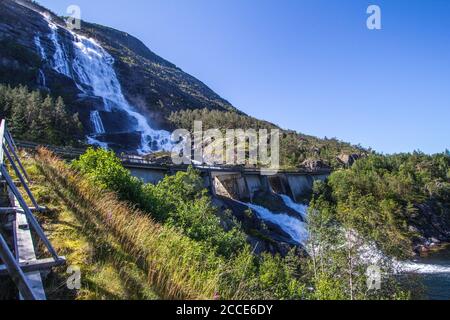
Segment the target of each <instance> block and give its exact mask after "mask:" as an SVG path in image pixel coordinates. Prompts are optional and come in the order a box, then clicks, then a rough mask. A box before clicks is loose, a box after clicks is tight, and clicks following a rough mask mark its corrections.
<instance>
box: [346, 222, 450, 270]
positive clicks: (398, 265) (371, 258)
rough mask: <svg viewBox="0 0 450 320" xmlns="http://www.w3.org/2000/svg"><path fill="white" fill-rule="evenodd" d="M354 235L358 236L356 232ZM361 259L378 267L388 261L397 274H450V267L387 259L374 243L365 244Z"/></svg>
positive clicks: (360, 252) (361, 251)
mask: <svg viewBox="0 0 450 320" xmlns="http://www.w3.org/2000/svg"><path fill="white" fill-rule="evenodd" d="M352 233H354V234H356V232H355V231H353V232H352ZM359 255H360V257H361V259H362V260H363V261H365V262H367V263H371V264H373V265H378V264H379V263H380V261H382V260H385V259H388V260H390V261H391V262H392V265H393V267H394V270H395V272H396V273H417V274H443V273H447V274H450V266H442V265H437V264H425V263H418V262H414V261H398V260H396V259H390V258H387V257H386V256H385V255H384V253H383V252H381V251H380V250H379V249H378V248H377V246H376V245H375V244H374V243H365V244H364V245H362V246H361V247H360V248H359Z"/></svg>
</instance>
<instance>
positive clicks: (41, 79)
mask: <svg viewBox="0 0 450 320" xmlns="http://www.w3.org/2000/svg"><path fill="white" fill-rule="evenodd" d="M38 82H39V85H40V86H41V87H44V88H46V87H47V80H46V79H45V73H44V71H42V69H39V81H38Z"/></svg>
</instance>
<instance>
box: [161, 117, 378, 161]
mask: <svg viewBox="0 0 450 320" xmlns="http://www.w3.org/2000/svg"><path fill="white" fill-rule="evenodd" d="M169 120H170V121H171V122H172V123H173V125H174V126H175V127H177V128H183V129H187V130H189V131H191V132H192V131H193V130H194V127H193V126H194V121H202V122H203V130H208V129H220V130H223V131H225V130H226V129H244V130H247V129H254V130H260V129H267V130H271V129H279V127H278V126H276V125H274V124H272V123H270V122H267V121H262V120H258V119H255V118H253V117H250V116H247V115H245V114H243V113H238V112H233V111H227V112H224V111H218V110H208V109H201V110H199V109H197V110H181V111H177V112H173V113H172V114H171V115H170V117H169ZM281 133H282V134H281V136H280V161H281V165H282V166H283V167H285V168H295V167H298V166H300V165H301V164H302V163H303V162H304V161H305V160H320V161H323V162H324V163H325V164H326V165H328V166H331V167H334V168H339V167H342V163H341V162H340V161H339V160H338V159H337V157H338V156H339V155H341V154H354V153H355V154H365V153H367V152H370V150H364V149H363V148H362V147H360V146H352V145H350V144H349V143H345V142H341V141H339V140H337V139H335V138H333V139H328V138H325V139H318V138H315V137H312V136H308V135H304V134H300V133H297V132H295V131H291V130H282V131H281Z"/></svg>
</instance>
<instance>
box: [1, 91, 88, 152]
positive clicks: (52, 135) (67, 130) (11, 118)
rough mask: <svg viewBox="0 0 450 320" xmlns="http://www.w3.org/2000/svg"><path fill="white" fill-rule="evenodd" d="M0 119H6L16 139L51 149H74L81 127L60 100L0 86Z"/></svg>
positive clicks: (34, 92) (75, 115)
mask: <svg viewBox="0 0 450 320" xmlns="http://www.w3.org/2000/svg"><path fill="white" fill-rule="evenodd" d="M0 118H2V119H6V120H7V123H8V126H9V129H10V130H11V133H12V134H13V136H14V137H15V138H16V139H19V140H20V139H23V140H30V141H36V142H41V143H46V144H54V145H68V144H71V145H76V144H78V143H79V142H78V139H80V138H81V134H82V131H83V130H82V125H81V123H80V121H79V120H78V115H77V114H74V115H72V114H71V113H70V112H69V111H68V109H67V107H66V105H65V103H64V101H63V99H62V98H61V97H59V98H57V99H54V98H52V97H51V96H50V95H46V96H44V95H42V93H40V92H39V91H30V90H29V89H28V88H27V87H25V86H18V87H15V88H11V87H10V86H5V85H1V84H0Z"/></svg>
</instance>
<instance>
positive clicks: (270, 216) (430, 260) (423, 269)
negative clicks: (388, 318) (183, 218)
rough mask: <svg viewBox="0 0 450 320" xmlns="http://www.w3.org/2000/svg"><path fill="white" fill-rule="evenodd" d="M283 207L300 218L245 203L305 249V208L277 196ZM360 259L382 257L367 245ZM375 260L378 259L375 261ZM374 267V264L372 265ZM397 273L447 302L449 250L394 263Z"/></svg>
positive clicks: (449, 284)
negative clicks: (413, 276)
mask: <svg viewBox="0 0 450 320" xmlns="http://www.w3.org/2000/svg"><path fill="white" fill-rule="evenodd" d="M280 196H281V197H282V199H283V201H284V203H285V204H286V206H288V207H290V208H291V209H293V210H295V211H296V212H297V213H298V214H299V216H298V217H292V216H289V215H287V214H279V213H273V212H271V211H270V210H268V209H267V208H263V207H260V206H257V205H254V204H250V203H246V204H245V205H247V206H248V207H249V208H251V209H253V210H254V211H255V212H257V214H258V216H259V218H260V219H262V220H265V221H270V222H272V223H275V224H277V225H278V226H280V228H281V229H282V230H284V231H285V232H286V233H287V234H289V235H290V236H291V238H292V239H293V240H294V241H295V242H297V243H299V244H301V245H303V246H305V245H306V243H307V241H308V238H309V234H308V226H307V223H306V221H307V211H308V207H307V206H305V205H301V204H298V203H295V202H293V201H292V200H291V198H290V197H288V196H285V195H280ZM366 247H367V248H366V249H365V250H363V251H365V252H363V253H362V254H363V255H368V256H370V258H368V259H375V260H377V259H378V258H380V257H382V256H383V254H382V253H381V252H380V251H378V250H377V249H376V248H374V247H373V246H371V245H367V246H366ZM377 257H378V258H377ZM374 264H376V262H374ZM394 264H395V265H396V266H397V267H398V270H402V271H399V272H400V273H414V274H417V275H418V276H419V278H420V279H421V280H422V281H423V284H424V286H425V291H426V292H425V294H426V298H428V299H432V300H450V249H449V250H446V251H443V252H440V253H434V254H431V255H429V256H427V257H422V258H419V259H416V260H414V261H398V262H394Z"/></svg>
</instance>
